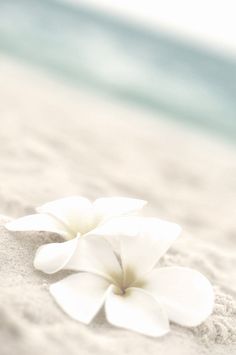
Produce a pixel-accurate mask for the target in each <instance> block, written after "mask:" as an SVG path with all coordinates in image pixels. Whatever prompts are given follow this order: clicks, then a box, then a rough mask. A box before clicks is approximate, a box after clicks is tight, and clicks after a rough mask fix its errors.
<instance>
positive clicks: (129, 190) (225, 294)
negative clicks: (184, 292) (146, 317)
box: [0, 56, 236, 355]
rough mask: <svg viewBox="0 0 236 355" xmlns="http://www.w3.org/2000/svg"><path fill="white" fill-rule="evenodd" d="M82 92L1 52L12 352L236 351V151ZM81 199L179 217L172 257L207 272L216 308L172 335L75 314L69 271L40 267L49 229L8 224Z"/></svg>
mask: <svg viewBox="0 0 236 355" xmlns="http://www.w3.org/2000/svg"><path fill="white" fill-rule="evenodd" d="M91 97H93V96H92V94H91V95H89V94H88V93H84V92H83V91H82V90H78V89H76V88H70V87H69V86H66V85H65V84H63V83H60V82H57V81H56V80H54V79H52V78H51V79H50V78H47V76H46V75H45V74H44V73H40V72H39V71H37V70H34V69H29V68H27V67H26V66H24V65H23V64H19V63H16V62H14V61H13V60H12V59H9V58H6V57H3V56H2V57H0V98H1V99H0V128H1V129H0V214H1V215H2V217H1V218H0V224H1V225H0V234H1V237H0V238H1V239H0V354H1V355H15V354H17V355H41V354H43V353H45V352H47V354H49V355H65V354H68V355H77V354H80V355H86V354H98V355H106V354H112V355H121V354H127V355H131V354H132V355H133V354H135V355H144V354H148V355H157V354H158V355H162V354H170V355H172V354H173V355H195V354H212V355H213V354H214V355H217V354H222V355H223V354H230V355H234V354H236V271H235V270H236V224H235V212H236V150H235V147H234V146H230V145H229V144H227V143H225V142H223V141H217V140H216V139H213V138H210V137H208V136H204V135H202V134H200V133H199V132H194V131H191V130H188V129H185V128H183V127H181V126H177V125H175V124H174V123H172V122H171V121H167V122H165V121H164V120H161V119H159V118H158V117H155V115H154V114H151V113H150V114H148V113H145V112H141V110H138V109H137V108H136V109H131V108H129V107H125V106H121V104H120V105H117V104H114V103H112V102H111V101H109V100H108V99H107V100H106V99H105V98H100V99H98V98H96V97H94V98H92V99H91ZM71 194H80V195H84V196H87V197H89V198H91V199H94V198H97V197H100V196H113V195H121V196H131V197H139V198H144V199H146V200H148V201H149V205H148V206H147V208H146V210H145V211H144V214H145V215H152V216H158V217H161V218H165V219H168V220H171V221H174V222H177V223H179V224H180V225H181V226H182V227H183V230H184V232H183V234H182V238H180V240H179V241H178V242H176V244H175V246H174V247H173V248H172V249H171V250H170V251H169V253H168V254H167V255H166V256H165V258H164V259H163V260H162V262H163V264H165V265H175V264H178V265H184V266H190V267H194V268H196V269H197V270H199V271H201V272H203V273H204V274H205V275H206V276H207V277H208V278H209V279H210V280H211V282H212V284H213V285H214V289H215V293H216V302H215V309H214V313H213V314H212V316H211V317H210V318H209V319H208V320H207V321H206V322H205V323H204V324H202V325H201V326H199V327H196V328H192V329H186V328H182V327H179V326H177V325H174V324H172V326H171V327H172V332H171V333H170V334H168V335H166V336H165V337H163V338H157V339H153V338H149V337H145V336H142V335H139V334H136V333H133V332H129V331H126V330H122V329H118V328H114V327H112V326H110V325H109V324H108V323H107V322H106V320H105V318H104V314H103V312H101V313H100V314H99V315H98V316H97V317H96V319H95V320H94V322H93V323H92V324H91V325H90V326H85V325H82V324H80V323H78V322H75V321H73V320H71V319H70V318H68V317H67V316H66V315H65V314H64V313H63V312H62V311H61V309H59V308H58V307H57V305H56V304H55V303H54V301H53V300H52V299H51V297H50V295H49V293H48V286H49V285H50V284H51V283H52V282H53V281H55V280H59V279H61V278H62V277H63V276H64V273H63V272H60V273H58V274H56V275H53V276H47V275H45V274H43V273H40V272H38V271H36V270H34V268H33V265H32V260H33V257H34V253H35V251H36V249H37V247H38V246H39V245H41V244H43V243H46V242H50V241H55V240H59V237H58V236H56V235H52V234H49V233H16V234H12V233H9V232H8V231H6V229H5V228H4V223H5V222H6V221H7V220H9V219H10V218H14V217H17V216H22V215H24V214H28V213H31V212H33V210H34V207H35V206H38V205H40V204H41V203H44V202H46V201H50V200H53V199H56V198H60V197H64V196H68V195H71Z"/></svg>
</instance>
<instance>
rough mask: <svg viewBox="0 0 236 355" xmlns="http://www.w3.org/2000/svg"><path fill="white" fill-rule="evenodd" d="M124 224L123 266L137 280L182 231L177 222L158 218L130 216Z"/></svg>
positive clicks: (152, 265)
mask: <svg viewBox="0 0 236 355" xmlns="http://www.w3.org/2000/svg"><path fill="white" fill-rule="evenodd" d="M123 221H125V218H123ZM122 226H123V231H122V230H120V236H119V240H120V254H121V261H122V266H123V269H124V272H125V273H126V274H130V272H132V275H131V276H132V278H133V279H134V278H137V277H139V276H141V275H143V274H145V273H147V272H149V271H151V270H152V269H153V268H154V266H155V265H156V263H157V262H158V260H159V259H160V257H161V256H162V255H163V254H164V253H165V252H166V251H167V250H168V249H169V247H170V246H171V244H172V243H173V242H174V241H175V239H176V238H177V237H178V235H179V233H180V231H181V228H180V227H179V226H178V225H177V224H175V223H170V222H166V221H163V220H160V219H157V218H138V217H126V223H124V224H122ZM127 277H128V278H129V276H127ZM127 281H128V280H127ZM130 281H131V280H130Z"/></svg>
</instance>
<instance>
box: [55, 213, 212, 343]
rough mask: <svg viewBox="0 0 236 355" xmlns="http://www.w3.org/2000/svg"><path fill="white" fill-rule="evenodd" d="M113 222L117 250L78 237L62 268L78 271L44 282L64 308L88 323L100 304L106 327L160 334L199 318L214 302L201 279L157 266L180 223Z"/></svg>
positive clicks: (196, 322)
mask: <svg viewBox="0 0 236 355" xmlns="http://www.w3.org/2000/svg"><path fill="white" fill-rule="evenodd" d="M131 222H132V223H133V224H132V223H131ZM112 224H113V222H112V221H111V225H112ZM114 224H115V225H120V230H119V231H118V233H120V232H121V234H119V235H118V234H117V236H116V237H117V242H118V241H119V253H117V252H116V253H115V252H114V250H113V248H112V244H111V243H109V241H108V240H110V239H105V238H103V237H102V236H101V235H99V236H98V235H90V236H88V237H87V238H80V239H79V240H78V243H77V248H76V250H75V252H74V254H73V257H72V258H71V259H70V262H69V264H68V265H67V267H66V268H69V269H72V270H76V271H78V272H77V273H74V274H72V275H70V276H68V277H66V278H64V279H63V280H61V281H59V282H56V283H54V284H52V285H51V286H50V292H51V294H52V296H53V297H54V299H55V300H56V302H57V303H58V305H59V306H60V307H61V308H62V309H63V310H64V312H65V313H67V314H68V315H69V316H70V317H72V318H73V319H75V320H77V321H80V322H82V323H85V324H89V323H90V322H91V321H92V319H93V318H94V317H95V315H96V314H97V313H98V311H99V310H100V309H101V307H102V306H104V309H105V314H106V318H107V320H108V322H109V323H111V324H112V325H114V326H117V327H122V328H125V329H130V330H133V331H136V332H139V333H142V334H145V335H148V336H153V337H157V336H162V335H164V334H166V333H167V332H168V331H169V329H170V328H169V321H173V322H175V323H178V324H180V325H182V326H187V327H193V326H197V325H199V324H200V323H201V322H203V321H204V320H205V319H206V318H207V317H208V316H209V315H210V314H211V312H212V309H213V305H214V294H213V290H212V286H211V284H210V283H209V281H208V280H207V279H206V277H205V276H203V275H202V274H201V273H199V272H198V271H195V270H193V269H190V268H185V267H179V266H171V267H160V266H159V267H158V261H159V259H160V258H161V257H162V256H163V254H165V252H166V251H167V250H168V249H169V247H170V246H171V244H172V243H173V242H174V241H175V239H176V238H177V237H178V235H179V233H180V227H179V226H178V225H176V224H173V223H169V222H165V221H162V220H158V219H156V218H138V217H124V218H120V219H117V220H116V221H115V222H114ZM111 225H110V227H109V228H110V229H111V230H112V228H111ZM127 226H129V227H128V229H127ZM109 228H108V229H109ZM125 230H126V231H127V230H128V232H127V234H124V231H125ZM113 231H114V230H113ZM114 235H115V233H113V236H114ZM111 240H112V238H111Z"/></svg>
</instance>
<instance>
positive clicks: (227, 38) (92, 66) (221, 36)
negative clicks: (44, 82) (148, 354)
mask: <svg viewBox="0 0 236 355" xmlns="http://www.w3.org/2000/svg"><path fill="white" fill-rule="evenodd" d="M235 10H236V7H235V2H234V1H230V0H226V1H223V0H218V1H212V0H207V1H202V0H201V1H198V2H195V1H187V0H181V1H178V2H173V1H169V0H168V1H160V0H159V1H153V0H148V1H144V0H139V1H129V2H127V1H119V2H116V1H109V0H102V1H98V0H84V1H83V0H73V1H68V0H64V1H59V0H42V1H37V0H15V1H14V0H1V1H0V50H1V53H6V54H8V55H11V56H13V57H15V58H18V59H20V60H24V61H25V62H27V63H29V64H31V65H35V66H36V65H37V66H38V67H40V68H44V70H47V71H48V72H49V73H50V74H53V75H56V76H58V77H61V78H63V79H64V80H66V81H67V82H70V83H71V84H73V85H79V86H86V87H89V88H92V89H95V90H96V91H97V92H98V93H105V94H107V95H109V96H112V97H113V98H114V97H115V98H116V99H117V100H122V101H126V102H127V101H128V102H129V103H130V104H132V105H136V106H142V107H145V108H146V109H148V110H153V111H156V112H161V113H165V114H166V116H168V117H169V118H171V119H174V120H177V121H185V123H186V124H188V125H194V126H198V127H201V128H203V129H207V130H208V131H211V132H212V133H217V134H220V135H224V136H226V137H227V138H229V139H230V138H231V139H234V138H235V132H236V120H235V114H236V100H235V95H236V59H235V57H236V40H235V35H236V24H235V18H234V14H235Z"/></svg>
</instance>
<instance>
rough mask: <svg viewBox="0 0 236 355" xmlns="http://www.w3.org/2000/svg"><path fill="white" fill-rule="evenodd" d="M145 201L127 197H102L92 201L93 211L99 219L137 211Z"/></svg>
mask: <svg viewBox="0 0 236 355" xmlns="http://www.w3.org/2000/svg"><path fill="white" fill-rule="evenodd" d="M146 203H147V202H146V201H144V200H139V199H135V198H128V197H103V198H98V199H97V200H95V201H94V203H93V206H94V210H95V213H96V214H97V215H98V216H99V218H100V219H101V220H106V219H107V218H109V217H116V216H121V215H126V214H131V213H134V212H138V211H139V210H141V209H142V208H143V207H144V206H145V205H146Z"/></svg>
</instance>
